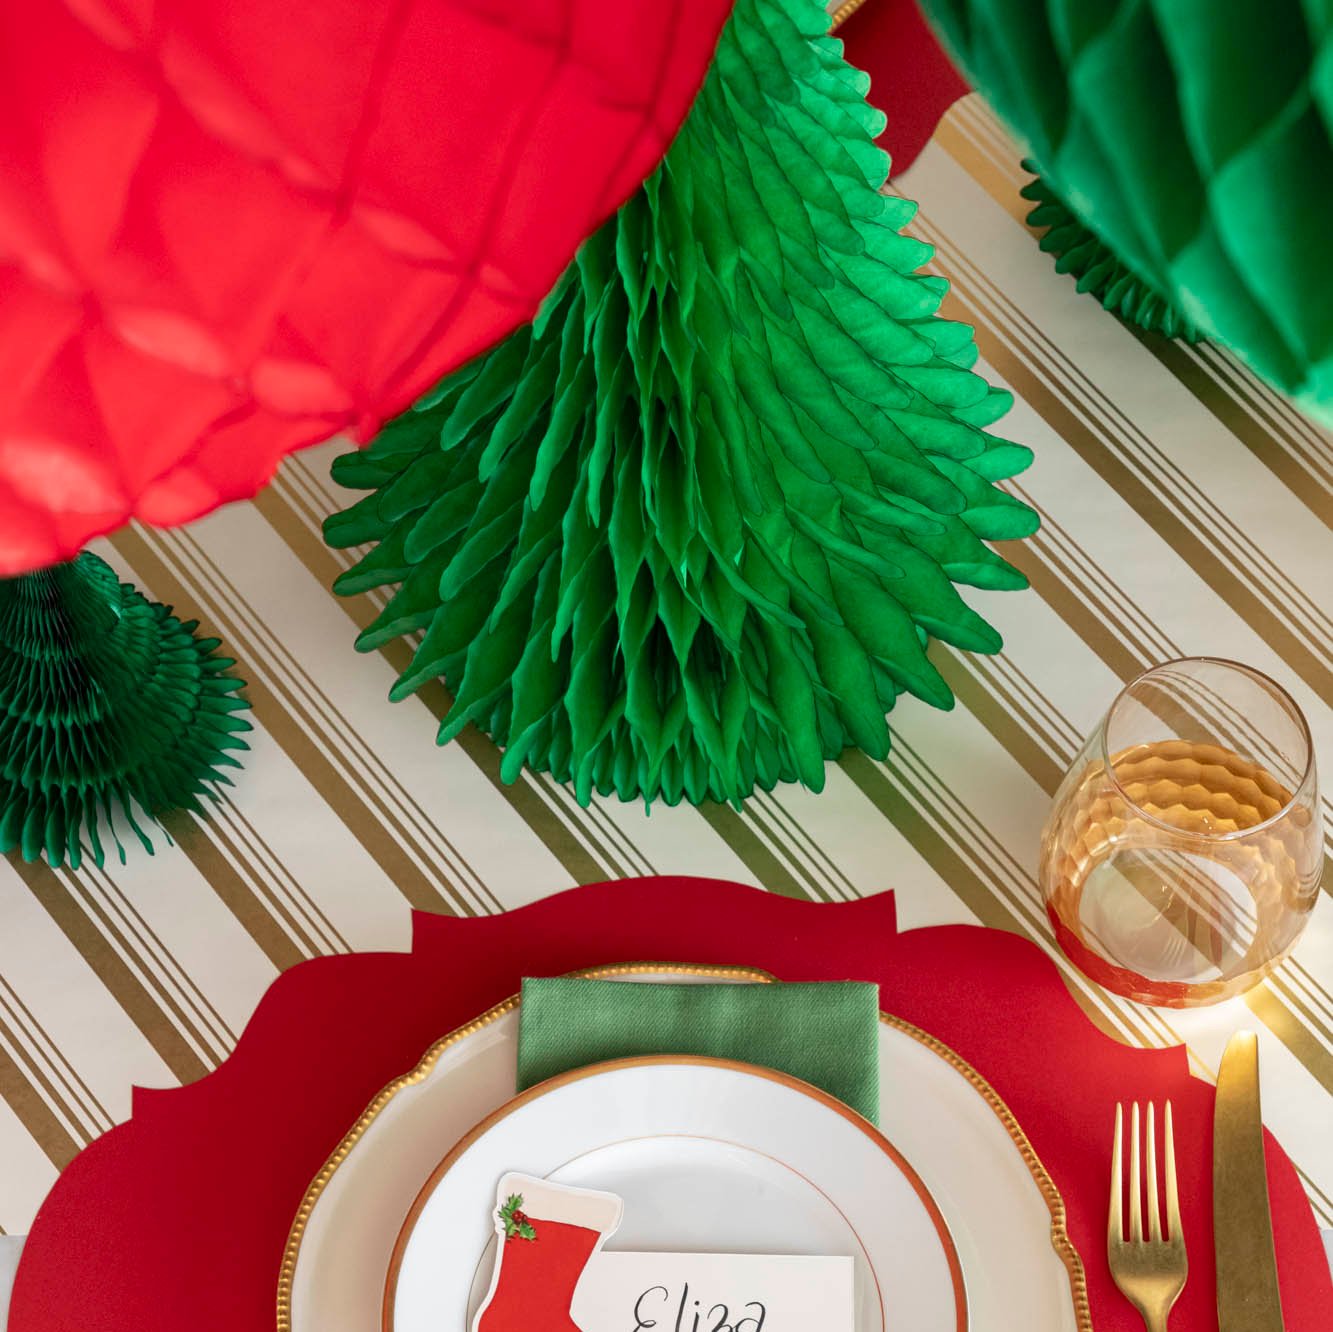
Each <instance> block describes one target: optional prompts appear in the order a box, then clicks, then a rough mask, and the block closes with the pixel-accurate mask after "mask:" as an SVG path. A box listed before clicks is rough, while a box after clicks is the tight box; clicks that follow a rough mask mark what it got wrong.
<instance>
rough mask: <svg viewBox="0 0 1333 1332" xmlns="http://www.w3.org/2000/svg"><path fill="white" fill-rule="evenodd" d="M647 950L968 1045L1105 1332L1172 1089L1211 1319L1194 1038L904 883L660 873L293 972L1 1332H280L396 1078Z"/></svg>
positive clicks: (41, 1271)
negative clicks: (1161, 1032)
mask: <svg viewBox="0 0 1333 1332" xmlns="http://www.w3.org/2000/svg"><path fill="white" fill-rule="evenodd" d="M646 960H652V961H663V962H697V963H714V964H719V965H737V966H740V965H748V966H754V967H759V968H762V969H764V970H767V971H771V972H773V973H774V974H775V975H777V976H780V977H782V978H784V979H788V980H834V979H838V980H842V979H848V978H851V979H857V980H875V981H877V982H878V983H879V984H880V987H881V996H882V1004H883V1007H884V1008H885V1009H886V1010H887V1011H889V1012H891V1013H894V1014H896V1015H897V1016H899V1017H902V1018H905V1019H907V1020H908V1021H909V1022H913V1023H915V1024H916V1025H918V1026H920V1027H923V1028H924V1029H925V1030H927V1031H929V1032H931V1033H933V1034H934V1035H936V1036H937V1037H939V1038H940V1039H941V1040H943V1041H945V1042H946V1043H947V1044H949V1045H950V1046H952V1047H953V1049H954V1050H956V1051H957V1052H958V1054H960V1055H961V1056H962V1057H963V1058H964V1059H966V1060H968V1061H969V1062H970V1063H971V1064H973V1065H974V1066H975V1067H976V1068H977V1069H978V1070H979V1071H980V1072H981V1073H982V1074H983V1075H984V1076H985V1077H986V1078H988V1079H989V1080H990V1082H991V1084H992V1086H993V1087H994V1088H995V1090H996V1091H997V1092H998V1093H999V1094H1000V1095H1001V1096H1002V1097H1003V1098H1004V1100H1005V1101H1006V1102H1007V1103H1008V1105H1009V1106H1010V1108H1011V1109H1012V1110H1013V1111H1014V1113H1015V1115H1016V1116H1017V1117H1018V1120H1019V1122H1020V1123H1021V1124H1022V1125H1023V1127H1024V1129H1025V1130H1026V1132H1027V1134H1028V1137H1029V1138H1030V1140H1031V1141H1032V1143H1033V1145H1034V1147H1035V1148H1036V1150H1037V1153H1038V1154H1039V1155H1040V1157H1041V1159H1042V1161H1043V1162H1044V1163H1045V1165H1046V1167H1047V1169H1048V1170H1049V1171H1050V1173H1051V1175H1052V1177H1053V1179H1054V1180H1055V1183H1056V1184H1057V1186H1058V1187H1059V1189H1060V1191H1061V1193H1062V1195H1063V1196H1064V1199H1065V1201H1066V1204H1067V1205H1068V1208H1069V1232H1070V1235H1071V1237H1072V1239H1073V1241H1074V1243H1075V1245H1076V1246H1077V1247H1078V1249H1079V1251H1080V1252H1081V1254H1082V1256H1083V1261H1084V1265H1085V1268H1086V1272H1087V1284H1088V1294H1089V1298H1090V1303H1091V1309H1092V1316H1093V1319H1094V1322H1095V1324H1096V1327H1097V1329H1098V1332H1141V1329H1142V1323H1141V1322H1140V1321H1139V1319H1138V1315H1137V1314H1136V1313H1135V1312H1134V1311H1133V1309H1132V1308H1131V1307H1130V1306H1129V1305H1128V1304H1126V1303H1125V1301H1124V1300H1122V1299H1121V1298H1120V1296H1119V1294H1118V1293H1117V1292H1116V1290H1115V1288H1114V1286H1113V1285H1112V1284H1111V1280H1110V1276H1109V1274H1108V1272H1107V1269H1106V1261H1105V1252H1104V1244H1105V1225H1106V1220H1105V1216H1106V1213H1105V1208H1106V1184H1107V1175H1108V1146H1109V1141H1110V1124H1111V1120H1112V1106H1113V1104H1114V1102H1115V1101H1116V1100H1117V1099H1120V1098H1124V1097H1126V1096H1137V1097H1140V1098H1146V1097H1153V1098H1165V1097H1168V1096H1169V1097H1171V1099H1172V1100H1173V1101H1174V1103H1175V1109H1176V1125H1177V1129H1176V1131H1177V1134H1178V1137H1177V1142H1178V1144H1179V1145H1180V1148H1181V1150H1180V1157H1181V1159H1180V1184H1181V1192H1182V1199H1181V1204H1182V1213H1183V1218H1184V1228H1185V1235H1186V1241H1187V1243H1188V1245H1189V1253H1190V1279H1189V1284H1188V1285H1187V1286H1186V1288H1185V1293H1184V1294H1183V1295H1182V1297H1181V1300H1180V1303H1179V1305H1178V1306H1177V1310H1176V1312H1175V1314H1174V1315H1173V1317H1172V1327H1173V1329H1175V1332H1211V1330H1212V1329H1215V1328H1216V1327H1217V1317H1216V1313H1215V1310H1214V1300H1213V1253H1212V1234H1211V1222H1210V1218H1211V1215H1212V1180H1211V1168H1210V1161H1211V1151H1212V1108H1213V1091H1212V1088H1211V1087H1209V1086H1208V1085H1207V1084H1206V1083H1204V1082H1202V1081H1199V1080H1198V1079H1196V1078H1193V1077H1191V1076H1190V1074H1189V1071H1188V1066H1187V1062H1186V1057H1185V1052H1184V1051H1183V1050H1182V1049H1172V1050H1163V1051H1144V1050H1135V1049H1131V1048H1129V1047H1127V1046H1123V1045H1120V1044H1119V1043H1117V1042H1116V1041H1113V1040H1111V1039H1110V1038H1109V1037H1107V1036H1104V1035H1103V1034H1102V1033H1100V1032H1099V1031H1098V1030H1097V1029H1096V1028H1095V1027H1093V1026H1092V1025H1091V1023H1089V1022H1088V1020H1087V1019H1086V1018H1085V1017H1084V1015H1083V1013H1082V1012H1081V1011H1080V1010H1079V1008H1078V1007H1077V1005H1076V1004H1075V1003H1074V1001H1073V1000H1072V999H1071V998H1070V997H1069V994H1068V992H1067V991H1066V990H1065V988H1064V985H1063V984H1062V982H1061V981H1060V979H1059V976H1058V973H1057V972H1056V970H1055V967H1054V965H1053V964H1052V963H1051V962H1050V960H1049V959H1047V958H1046V956H1045V955H1044V954H1043V953H1042V952H1041V951H1040V949H1038V948H1036V947H1035V946H1034V945H1032V944H1030V943H1028V942H1026V941H1024V940H1022V939H1020V938H1018V937H1017V936H1015V935H1011V934H1006V933H1003V932H1001V931H997V930H987V929H982V928H980V927H976V926H961V925H951V926H940V927H932V928H929V929H920V930H911V931H907V932H905V933H902V934H899V933H898V932H897V928H896V924H895V916H894V905H893V898H892V896H891V895H889V894H886V895H884V896H880V897H874V898H868V899H866V900H864V901H859V902H853V903H846V904H840V905H823V904H816V903H810V902H798V901H793V900H790V899H788V898H783V897H777V896H773V895H770V894H766V893H762V892H759V891H757V890H755V889H752V888H744V887H741V886H740V885H737V884H729V883H720V882H715V881H712V880H706V879H681V878H659V879H639V880H630V881H622V882H618V883H610V884H595V885H592V886H589V887H585V888H576V889H572V890H570V891H569V892H567V893H562V894H560V895H559V896H557V897H553V898H547V899H545V900H543V901H540V902H537V903H535V904H533V905H532V906H528V907H524V908H523V909H521V910H519V911H514V912H510V913H509V914H507V915H503V916H494V917H489V918H481V919H471V920H465V919H454V918H448V917H441V916H428V915H418V916H417V917H415V931H414V940H413V948H412V952H411V953H410V954H396V953H365V954H354V955H352V956H346V957H333V958H321V959H318V960H316V961H313V962H307V963H304V964H302V965H301V966H298V967H294V968H293V969H292V970H291V971H288V972H286V973H285V974H284V975H283V976H281V977H280V978H279V979H278V980H277V981H276V982H275V983H274V985H273V986H272V987H271V988H270V990H269V991H268V993H267V994H266V995H265V996H264V998H263V1000H262V1001H261V1003H260V1005H259V1007H258V1009H257V1010H256V1012H255V1015H254V1017H253V1018H252V1020H251V1022H250V1024H249V1026H248V1027H247V1028H246V1030H245V1033H244V1034H243V1036H242V1037H241V1041H240V1044H239V1045H238V1046H237V1049H236V1052H235V1053H234V1054H233V1055H232V1057H231V1058H230V1059H228V1060H227V1062H226V1063H225V1064H223V1065H222V1067H221V1068H219V1069H218V1070H217V1072H215V1073H213V1074H211V1075H210V1076H209V1077H207V1078H204V1079H203V1080H202V1081H200V1082H197V1083H194V1084H193V1085H191V1086H189V1087H184V1088H177V1089H172V1090H169V1091H145V1090H140V1091H138V1092H136V1095H135V1098H134V1116H133V1118H132V1119H131V1120H130V1121H129V1122H128V1123H126V1124H123V1125H121V1126H120V1127H119V1128H116V1129H113V1130H112V1131H111V1132H110V1133H108V1134H106V1136H105V1137H103V1138H100V1139H99V1140H98V1141H97V1142H95V1143H94V1144H93V1145H92V1146H91V1147H89V1148H88V1149H87V1150H86V1151H84V1152H83V1153H82V1154H81V1155H80V1156H78V1157H77V1158H76V1159H75V1160H74V1162H73V1163H72V1164H71V1165H70V1166H69V1168H68V1169H67V1170H66V1171H65V1173H64V1174H63V1175H62V1176H61V1178H60V1180H59V1181H58V1182H57V1184H56V1186H55V1188H54V1189H53V1190H52V1192H51V1195H50V1197H49V1198H48V1199H47V1201H46V1203H45V1204H44V1205H43V1207H42V1210H41V1212H40V1213H39V1214H38V1217H37V1221H36V1224H35V1226H34V1228H33V1232H32V1235H31V1237H30V1238H29V1240H28V1243H27V1246H26V1248H25V1250H24V1253H23V1259H22V1262H21V1264H20V1266H19V1271H18V1278H17V1282H16V1284H15V1288H14V1297H13V1304H12V1307H11V1311H10V1321H9V1332H57V1329H59V1332H92V1330H93V1329H97V1332H154V1330H155V1329H161V1330H162V1332H167V1330H168V1329H170V1332H180V1329H181V1328H183V1327H189V1328H191V1330H192V1332H208V1330H209V1329H217V1332H267V1329H269V1328H271V1327H272V1326H273V1325H274V1302H275V1293H276V1289H277V1281H278V1270H279V1266H280V1263H281V1260H282V1254H283V1246H284V1244H285V1241H286V1238H287V1232H288V1228H289V1226H290V1224H291V1219H292V1216H293V1215H294V1213H295V1211H296V1208H297V1206H298V1205H299V1203H300V1201H301V1198H302V1196H303V1195H304V1193H305V1190H306V1187H307V1185H308V1184H309V1182H310V1180H311V1179H312V1178H313V1177H314V1175H315V1174H316V1173H317V1172H318V1170H319V1169H320V1167H321V1166H322V1165H323V1163H324V1161H325V1159H326V1157H327V1156H328V1155H329V1153H330V1152H331V1151H332V1150H333V1148H334V1147H335V1146H336V1145H337V1144H338V1142H339V1141H340V1140H341V1138H342V1136H343V1134H344V1132H345V1131H346V1130H347V1128H348V1127H349V1126H350V1125H351V1124H352V1122H353V1121H354V1120H355V1119H356V1118H357V1116H358V1115H359V1114H360V1113H361V1111H362V1110H363V1109H364V1108H365V1106H366V1104H367V1103H368V1102H369V1101H370V1100H371V1099H372V1097H373V1096H374V1095H375V1093H376V1092H377V1091H379V1089H380V1088H381V1087H382V1086H383V1085H384V1084H385V1083H387V1082H389V1081H391V1080H392V1079H393V1078H394V1077H395V1076H397V1075H398V1074H400V1073H402V1072H404V1071H405V1070H406V1069H408V1068H410V1067H412V1066H413V1065H414V1064H415V1063H416V1062H417V1060H418V1059H419V1058H420V1056H421V1054H422V1053H423V1052H424V1051H425V1049H426V1048H427V1047H428V1046H429V1045H430V1044H432V1043H433V1042H434V1041H435V1040H436V1039H438V1038H439V1037H440V1036H441V1035H443V1034H445V1033H446V1032H448V1031H450V1030H451V1029H453V1028H454V1027H457V1026H460V1025H462V1024H463V1023H464V1022H466V1021H468V1020H469V1019H470V1018H472V1017H474V1016H476V1015H477V1014H478V1013H480V1012H482V1011H483V1010H485V1009H486V1008H488V1007H490V1006H491V1005H492V1004H495V1003H498V1002H499V1001H500V1000H501V999H504V998H506V997H507V996H508V995H511V994H513V993H514V992H515V991H516V990H517V989H518V988H519V982H520V980H521V979H522V977H523V976H524V975H532V974H546V975H552V974H558V973H561V972H567V971H573V970H577V969H579V968H583V967H591V966H597V965H602V964H610V963H616V962H626V961H646ZM1268 1172H1269V1188H1270V1191H1271V1195H1272V1206H1273V1228H1274V1232H1275V1235H1276V1239H1277V1249H1278V1268H1279V1276H1280V1279H1281V1283H1282V1293H1283V1305H1284V1312H1285V1315H1286V1324H1287V1329H1288V1332H1325V1330H1326V1329H1328V1328H1329V1327H1333V1280H1330V1276H1329V1270H1328V1266H1327V1263H1326V1261H1325V1258H1324V1253H1323V1247H1322V1244H1321V1242H1320V1238H1319V1234H1318V1231H1317V1229H1316V1227H1315V1223H1314V1217H1313V1215H1312V1213H1311V1211H1310V1208H1309V1204H1308V1203H1307V1201H1306V1198H1305V1195H1304V1192H1303V1191H1302V1188H1301V1185H1300V1181H1299V1180H1298V1178H1297V1175H1296V1171H1295V1169H1294V1167H1293V1166H1292V1164H1291V1162H1290V1161H1289V1160H1288V1159H1287V1157H1286V1155H1285V1153H1283V1151H1282V1149H1281V1148H1280V1147H1278V1145H1277V1144H1276V1142H1274V1141H1273V1140H1272V1138H1271V1137H1270V1138H1269V1139H1268ZM979 1332H982V1330H980V1329H979Z"/></svg>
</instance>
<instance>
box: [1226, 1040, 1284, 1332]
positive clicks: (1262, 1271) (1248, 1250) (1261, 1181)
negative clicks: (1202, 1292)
mask: <svg viewBox="0 0 1333 1332" xmlns="http://www.w3.org/2000/svg"><path fill="white" fill-rule="evenodd" d="M1213 1249H1214V1252H1215V1253H1216V1255H1217V1325H1218V1328H1219V1332H1284V1329H1283V1324H1282V1299H1281V1296H1280V1295H1279V1294H1278V1286H1277V1259H1276V1258H1275V1257H1274V1254H1273V1218H1272V1216H1271V1215H1270V1213H1269V1210H1268V1175H1267V1173H1266V1172H1265V1170H1264V1130H1263V1121H1262V1120H1261V1119H1260V1116H1259V1038H1258V1037H1257V1036H1256V1035H1255V1034H1254V1032H1252V1031H1238V1032H1237V1033H1236V1034H1235V1035H1234V1036H1233V1037H1232V1038H1231V1040H1230V1041H1228V1042H1227V1048H1226V1052H1225V1053H1224V1054H1223V1055H1222V1065H1221V1067H1220V1068H1219V1069H1218V1070H1217V1102H1216V1104H1215V1106H1214V1109H1213Z"/></svg>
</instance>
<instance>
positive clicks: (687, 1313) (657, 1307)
mask: <svg viewBox="0 0 1333 1332" xmlns="http://www.w3.org/2000/svg"><path fill="white" fill-rule="evenodd" d="M673 1306H674V1310H675V1321H674V1322H671V1323H663V1324H660V1326H661V1327H662V1330H663V1332H668V1329H669V1332H763V1326H764V1319H765V1318H766V1317H767V1316H768V1310H767V1309H765V1308H764V1306H763V1304H761V1303H760V1301H758V1300H750V1301H748V1302H747V1303H746V1304H745V1305H744V1306H743V1307H742V1308H741V1309H740V1311H739V1313H738V1315H737V1317H736V1321H735V1322H732V1313H731V1310H730V1308H728V1306H727V1305H725V1304H721V1303H718V1304H712V1305H708V1306H706V1307H705V1304H704V1301H703V1300H700V1299H691V1298H690V1283H689V1282H688V1281H686V1282H685V1283H684V1284H683V1285H682V1286H681V1288H680V1298H679V1299H678V1300H677V1299H676V1298H675V1297H674V1295H673V1293H672V1292H671V1291H670V1290H668V1289H667V1287H666V1286H649V1287H648V1289H647V1290H645V1291H644V1292H643V1294H642V1295H640V1296H639V1298H638V1299H637V1300H635V1302H634V1326H633V1328H632V1329H630V1332H647V1329H648V1328H653V1327H658V1326H659V1322H658V1316H659V1315H666V1316H667V1317H670V1316H671V1312H672V1308H673Z"/></svg>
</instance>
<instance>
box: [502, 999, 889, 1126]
mask: <svg viewBox="0 0 1333 1332" xmlns="http://www.w3.org/2000/svg"><path fill="white" fill-rule="evenodd" d="M651 1054H679V1055H711V1056H713V1057H714V1058H719V1059H738V1060H741V1061H743V1062H744V1063H747V1064H761V1065H763V1066H764V1067H765V1068H773V1069H777V1070H778V1071H779V1072H781V1073H788V1074H790V1075H791V1076H792V1077H796V1078H800V1079H802V1081H804V1082H809V1083H812V1084H813V1085H814V1086H816V1087H821V1088H823V1090H824V1091H826V1092H829V1093H830V1094H831V1095H833V1096H836V1097H837V1098H838V1100H840V1101H842V1102H843V1103H844V1104H846V1105H849V1106H851V1107H852V1109H853V1110H856V1111H857V1112H858V1113H860V1114H861V1115H863V1116H864V1117H865V1118H866V1119H868V1120H870V1121H871V1123H877V1122H878V1120H879V992H878V990H877V989H876V987H875V986H874V985H869V984H862V983H860V982H857V981H845V982H844V981H839V982H833V983H829V982H820V983H816V984H794V983H793V984H785V983H782V982H777V983H774V984H772V985H759V984H741V985H656V984H650V985H638V984H633V983H630V982H626V981H601V980H579V979H577V978H573V979H571V978H556V979H528V980H525V981H524V982H523V1004H522V1008H521V1009H520V1012H519V1033H518V1089H519V1090H520V1091H522V1090H523V1089H524V1088H526V1087H531V1086H532V1085H533V1084H534V1083H538V1082H544V1081H545V1080H546V1079H547V1078H551V1077H554V1076H555V1075H556V1074H557V1073H564V1072H566V1071H567V1070H568V1069H571V1068H581V1067H582V1066H583V1065H585V1064H596V1063H599V1062H601V1061H602V1060H604V1059H620V1058H624V1057H627V1056H630V1055H651Z"/></svg>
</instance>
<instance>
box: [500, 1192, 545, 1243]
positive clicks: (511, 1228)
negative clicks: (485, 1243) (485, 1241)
mask: <svg viewBox="0 0 1333 1332" xmlns="http://www.w3.org/2000/svg"><path fill="white" fill-rule="evenodd" d="M499 1215H500V1222H501V1224H502V1225H503V1226H504V1228H505V1239H507V1240H511V1239H525V1240H535V1239H536V1238H537V1228H536V1227H535V1226H534V1225H533V1224H532V1222H531V1221H530V1220H529V1219H528V1217H527V1216H526V1215H525V1214H524V1212H523V1195H522V1194H521V1193H511V1194H510V1195H509V1197H508V1198H506V1199H505V1205H504V1206H503V1207H502V1208H500V1213H499Z"/></svg>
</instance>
